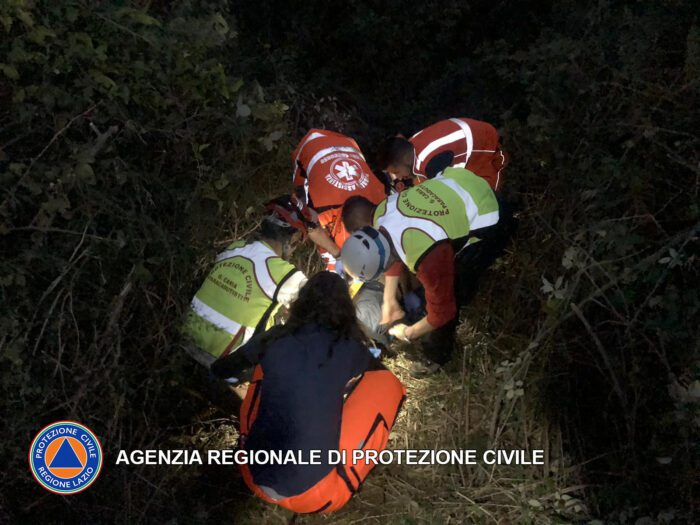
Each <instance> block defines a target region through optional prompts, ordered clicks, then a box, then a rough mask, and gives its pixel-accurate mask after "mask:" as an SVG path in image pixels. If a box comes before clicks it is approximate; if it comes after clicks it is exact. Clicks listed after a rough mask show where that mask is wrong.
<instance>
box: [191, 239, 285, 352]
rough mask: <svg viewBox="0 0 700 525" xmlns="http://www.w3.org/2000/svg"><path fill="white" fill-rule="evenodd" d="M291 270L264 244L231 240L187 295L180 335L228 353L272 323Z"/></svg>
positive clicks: (207, 348) (201, 344)
mask: <svg viewBox="0 0 700 525" xmlns="http://www.w3.org/2000/svg"><path fill="white" fill-rule="evenodd" d="M296 271H297V269H296V268H295V267H294V265H292V264H290V263H288V262H287V261H285V260H284V259H282V258H281V257H280V256H278V255H277V254H276V253H275V252H274V251H273V250H272V248H270V247H269V246H268V245H267V244H266V243H265V242H262V241H255V242H251V243H249V244H246V243H245V241H238V242H234V243H233V244H231V245H230V246H229V247H228V248H227V249H226V251H224V252H223V253H221V254H219V256H218V257H217V258H216V264H215V266H214V268H213V269H212V271H211V272H210V273H209V275H208V276H207V278H206V280H205V281H204V284H202V287H201V288H200V289H199V291H198V292H197V294H196V295H195V296H194V299H192V303H191V305H190V312H189V314H188V316H187V320H186V322H185V327H184V331H185V333H186V334H187V335H188V336H189V337H190V338H191V339H192V341H193V342H194V343H195V344H196V345H197V346H198V347H199V348H200V349H202V350H204V351H205V352H208V353H210V354H211V355H213V356H214V357H216V358H218V357H220V356H221V355H222V354H224V353H227V354H228V353H230V352H232V351H233V350H235V349H236V348H238V347H239V346H241V345H243V344H244V343H245V342H246V341H248V339H250V338H251V337H252V336H253V334H255V333H256V332H259V331H264V330H267V329H268V328H269V327H270V326H272V325H273V324H274V314H275V312H276V311H277V309H278V308H279V303H278V302H277V294H278V292H279V289H280V287H281V286H282V285H283V284H284V282H285V281H286V280H287V279H288V278H289V277H290V276H291V275H292V274H294V273H295V272H296Z"/></svg>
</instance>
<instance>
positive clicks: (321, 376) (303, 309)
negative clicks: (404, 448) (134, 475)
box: [212, 272, 406, 512]
mask: <svg viewBox="0 0 700 525" xmlns="http://www.w3.org/2000/svg"><path fill="white" fill-rule="evenodd" d="M365 340H366V337H365V335H364V333H363V332H362V329H361V328H360V326H359V324H358V322H357V319H356V317H355V309H354V306H353V303H352V300H351V299H350V295H349V293H348V287H347V284H346V283H345V281H344V280H343V278H342V277H340V276H339V275H337V274H335V273H332V272H319V273H317V274H316V275H314V276H313V277H311V279H309V281H308V282H307V283H306V285H305V286H304V287H303V288H302V289H301V290H300V292H299V298H298V299H297V300H296V301H295V302H294V303H293V304H292V305H291V308H290V311H289V319H288V320H287V323H286V324H285V325H283V326H277V327H275V328H274V329H272V330H270V331H268V332H267V333H264V334H260V335H258V336H256V337H254V338H253V339H251V340H250V341H249V342H248V343H247V344H246V345H244V346H243V347H241V348H240V349H239V350H238V351H237V352H235V353H234V354H232V355H229V356H226V357H223V358H221V359H219V360H217V361H216V362H215V363H214V364H213V365H212V372H213V373H214V374H215V375H217V376H219V377H229V376H232V375H233V376H236V375H238V373H239V372H240V371H241V370H243V369H245V368H247V367H250V366H251V365H254V366H255V370H254V372H253V381H252V382H251V385H250V388H249V389H248V393H247V394H246V397H245V400H244V401H243V405H242V407H241V414H240V423H241V426H240V430H241V435H240V439H239V446H240V447H241V448H242V449H244V450H247V451H249V453H251V454H254V453H255V452H256V451H263V450H264V451H270V452H273V451H276V452H277V453H278V454H279V453H282V454H283V455H285V454H286V453H288V452H292V453H293V454H294V455H296V454H298V453H300V452H301V454H302V456H303V457H305V458H306V460H307V461H308V460H309V459H310V454H309V451H311V450H318V451H320V457H318V458H317V459H318V460H319V464H304V465H301V464H294V463H284V464H279V463H272V464H267V465H263V464H258V462H254V463H253V464H251V465H246V464H241V465H240V468H241V472H242V474H243V479H244V481H245V482H246V484H247V485H248V486H249V487H250V489H251V490H252V491H253V492H254V493H255V494H256V495H257V496H259V497H260V498H262V499H264V500H265V501H268V502H270V503H275V504H277V505H281V506H283V507H285V508H288V509H290V510H293V511H295V512H332V511H334V510H337V509H339V508H341V507H342V506H343V505H345V503H346V502H347V501H348V500H349V499H350V497H351V496H352V495H353V494H354V493H355V492H356V491H357V490H358V489H359V486H360V484H361V483H362V481H363V480H364V479H365V477H366V476H367V475H368V474H369V472H370V471H371V470H372V468H373V466H374V465H373V464H372V463H371V462H362V461H360V462H352V463H351V461H352V458H351V452H352V450H355V449H362V448H366V449H373V450H382V449H383V448H384V447H385V446H386V442H387V440H388V438H389V432H390V430H391V427H392V425H393V424H394V421H395V419H396V415H397V414H398V411H399V409H400V407H401V404H402V402H403V398H404V396H405V393H406V391H405V389H404V388H403V385H401V382H400V381H399V380H398V379H397V378H396V377H395V376H394V375H393V374H392V373H391V372H389V371H388V370H385V369H381V370H370V368H374V367H371V366H370V365H371V364H372V362H373V357H372V356H371V354H370V352H369V350H368V349H367V347H366V346H365V344H364V342H365ZM378 421H381V422H382V423H383V424H381V425H378V424H377V422H378ZM330 450H335V451H341V450H342V451H344V455H345V459H342V460H341V462H340V463H339V464H333V465H330V464H329V463H328V459H329V458H328V451H330Z"/></svg>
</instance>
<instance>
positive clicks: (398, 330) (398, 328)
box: [389, 323, 411, 343]
mask: <svg viewBox="0 0 700 525" xmlns="http://www.w3.org/2000/svg"><path fill="white" fill-rule="evenodd" d="M407 328H408V326H407V325H405V324H403V323H398V324H395V325H394V326H392V327H391V328H389V335H393V336H394V337H396V339H398V340H399V341H403V342H404V343H410V342H411V340H410V339H409V338H408V336H407V335H406V329H407Z"/></svg>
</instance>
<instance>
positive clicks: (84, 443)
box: [29, 421, 102, 495]
mask: <svg viewBox="0 0 700 525" xmlns="http://www.w3.org/2000/svg"><path fill="white" fill-rule="evenodd" d="M29 466H30V468H31V470H32V474H33V475H34V478H35V479H36V480H37V481H38V482H39V484H40V485H41V486H42V487H44V488H45V489H47V490H49V491H51V492H55V493H56V494H63V495H68V494H75V493H76V492H80V491H82V490H85V489H86V488H88V487H89V486H90V485H92V484H93V483H94V481H95V480H96V479H97V476H98V474H99V473H100V470H101V469H102V446H101V445H100V442H99V440H98V439H97V437H96V436H95V434H93V432H92V431H91V430H90V429H89V428H87V427H85V426H83V425H81V424H79V423H75V422H74V421H56V422H55V423H51V424H50V425H48V426H47V427H45V428H43V429H42V430H41V431H40V432H39V433H38V434H37V435H36V437H35V438H34V440H33V441H32V446H31V447H30V448H29Z"/></svg>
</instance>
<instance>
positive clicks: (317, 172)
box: [292, 128, 386, 271]
mask: <svg viewBox="0 0 700 525" xmlns="http://www.w3.org/2000/svg"><path fill="white" fill-rule="evenodd" d="M292 159H293V160H294V176H293V178H294V187H295V190H296V192H297V194H298V195H299V196H301V197H302V198H303V199H304V200H305V202H306V204H307V205H308V206H309V207H310V208H312V209H313V210H315V212H316V213H317V214H318V221H319V223H320V225H321V228H317V229H316V230H314V231H310V232H309V238H310V239H311V240H312V241H313V242H314V243H315V244H316V245H317V246H318V248H319V251H320V252H321V257H322V258H323V260H324V261H325V263H326V267H327V269H328V270H330V271H340V268H336V258H337V257H338V256H339V255H340V248H341V247H342V246H343V242H345V239H347V237H348V232H347V230H346V229H345V227H344V226H343V223H342V221H341V220H340V212H341V208H342V206H343V204H344V203H345V201H346V200H347V199H348V198H350V197H352V196H354V195H361V196H363V197H365V198H366V199H368V200H369V201H371V202H373V203H375V204H378V203H379V202H380V201H382V199H384V197H385V196H386V192H385V189H384V184H383V183H382V182H380V180H379V179H378V178H377V177H376V176H375V175H374V173H372V170H371V169H370V168H369V166H368V165H367V162H366V161H365V157H364V155H363V154H362V151H360V147H359V146H358V145H357V142H355V140H354V139H352V138H350V137H348V136H346V135H343V134H341V133H336V132H335V131H329V130H325V129H316V128H314V129H311V130H309V132H308V133H307V134H306V135H304V138H302V139H301V141H300V142H299V144H298V145H297V147H296V149H295V150H294V153H293V154H292Z"/></svg>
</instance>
